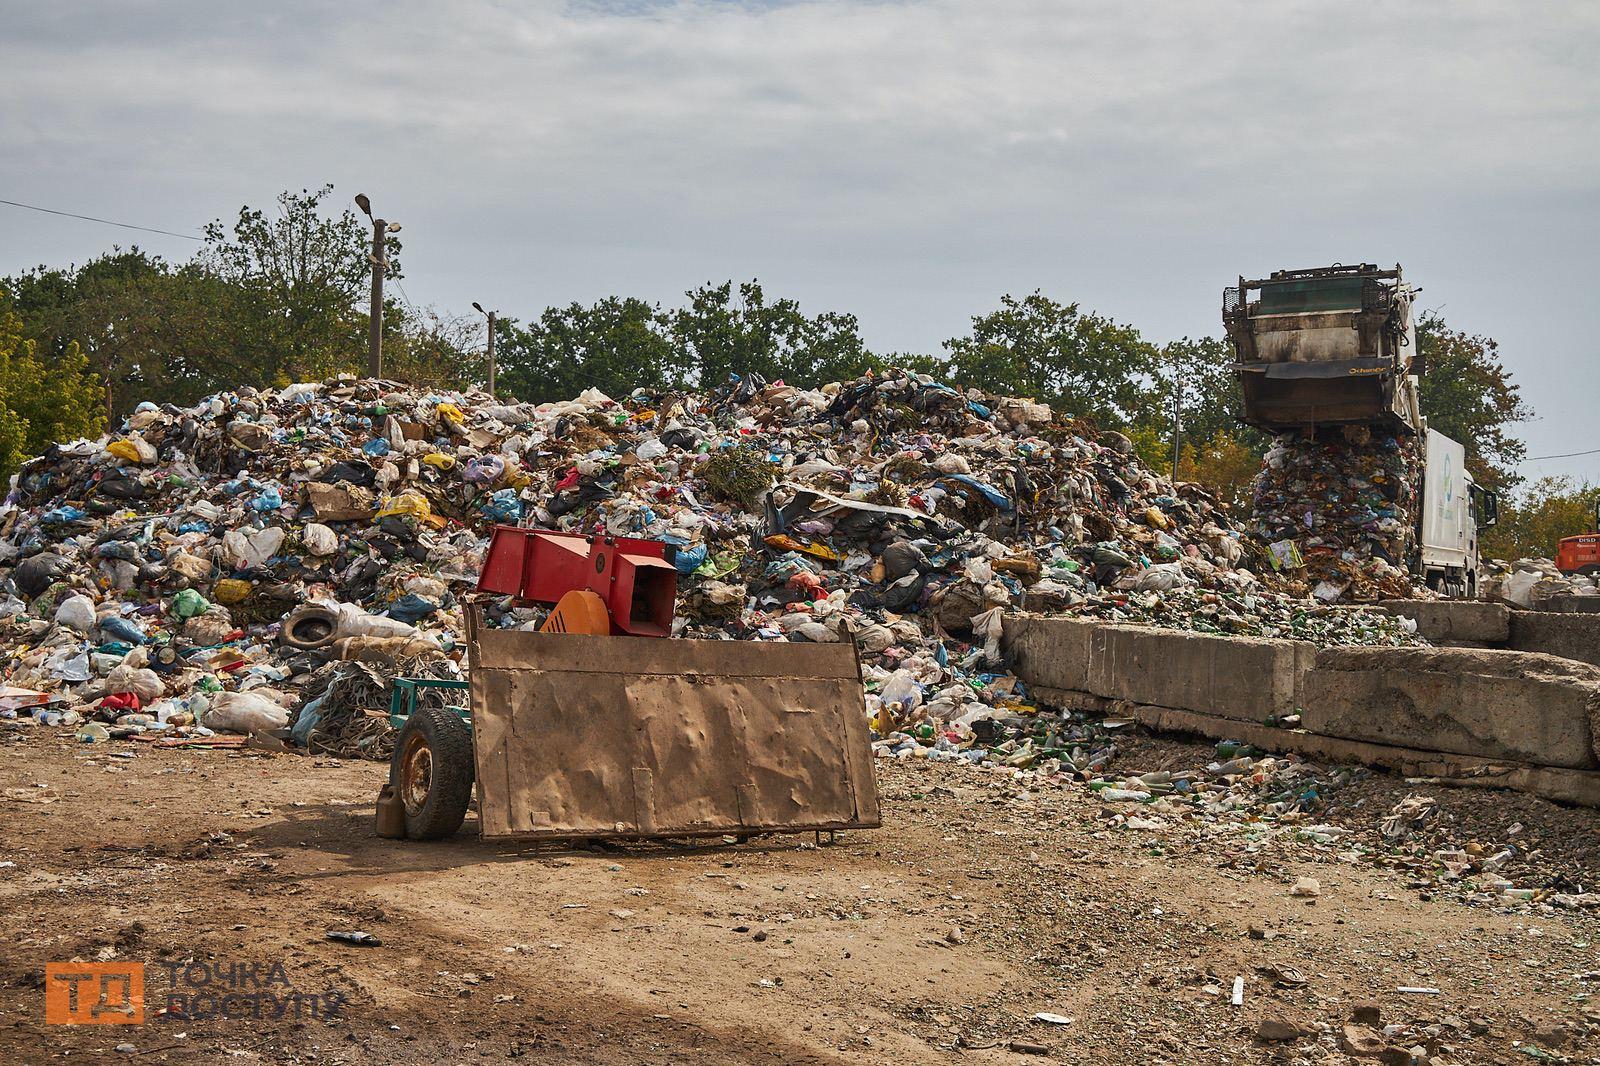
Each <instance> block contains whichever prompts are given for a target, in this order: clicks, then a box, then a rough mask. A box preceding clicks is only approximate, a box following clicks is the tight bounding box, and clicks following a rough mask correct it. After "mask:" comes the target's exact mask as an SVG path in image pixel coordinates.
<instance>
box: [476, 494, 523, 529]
mask: <svg viewBox="0 0 1600 1066" xmlns="http://www.w3.org/2000/svg"><path fill="white" fill-rule="evenodd" d="M483 513H484V515H485V516H487V517H489V518H492V519H494V520H495V521H496V522H515V521H518V520H519V519H521V518H522V500H521V499H520V498H518V496H517V490H516V489H501V490H500V491H499V492H496V493H495V494H494V495H492V496H490V497H489V499H488V500H486V501H485V502H484V505H483Z"/></svg>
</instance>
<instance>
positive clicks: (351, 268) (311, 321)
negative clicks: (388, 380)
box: [198, 185, 402, 384]
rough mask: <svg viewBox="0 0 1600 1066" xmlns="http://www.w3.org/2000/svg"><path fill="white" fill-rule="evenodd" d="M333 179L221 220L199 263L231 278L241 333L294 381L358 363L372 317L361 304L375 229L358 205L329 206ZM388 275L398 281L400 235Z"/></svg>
mask: <svg viewBox="0 0 1600 1066" xmlns="http://www.w3.org/2000/svg"><path fill="white" fill-rule="evenodd" d="M332 193H333V186H332V185H324V186H322V188H320V189H318V190H316V191H315V192H312V191H310V190H301V191H300V192H298V193H293V192H284V193H280V194H279V196H278V199H277V205H276V206H277V210H276V212H275V213H274V214H272V215H268V214H267V213H266V212H265V211H262V210H259V209H257V208H253V207H248V206H246V207H242V208H240V209H239V217H238V219H237V220H236V221H235V222H234V224H233V226H232V228H231V229H224V228H223V226H222V223H220V222H212V223H211V224H210V225H208V226H207V227H206V230H205V233H206V248H205V251H204V252H202V253H201V255H200V257H199V259H198V264H199V265H200V267H201V268H202V269H203V270H204V271H206V272H207V273H209V274H210V275H211V276H213V277H215V278H217V279H219V280H221V281H222V282H224V283H225V284H226V286H227V291H228V293H229V296H230V301H229V302H230V304H231V305H232V306H231V310H232V314H231V315H230V318H231V324H232V326H233V328H234V330H235V331H236V333H235V337H234V341H235V343H236V344H237V345H239V346H240V347H242V348H244V349H245V350H247V351H250V352H252V353H255V354H256V355H257V357H258V358H260V359H263V360H265V361H266V362H265V363H264V365H263V370H264V371H265V372H266V374H267V375H268V380H269V381H277V382H282V383H285V384H286V383H287V382H289V381H294V380H301V379H307V378H316V377H323V376H326V375H328V374H331V373H336V372H339V371H343V370H350V369H353V368H354V367H355V366H356V365H357V364H358V363H359V361H360V354H361V351H362V348H363V344H362V338H363V336H364V334H365V332H366V329H367V325H366V323H367V316H366V315H364V314H361V313H360V312H359V311H358V310H357V307H358V306H359V304H360V302H361V300H362V298H363V297H365V296H366V295H367V293H368V291H369V290H368V287H369V285H370V281H371V272H372V263H371V229H370V227H369V226H368V224H367V223H366V222H365V221H364V220H363V219H362V218H361V217H360V216H358V215H357V214H356V213H355V212H354V211H351V210H350V209H349V208H345V209H344V211H342V212H341V213H340V214H338V215H336V216H327V215H324V214H323V211H322V203H323V201H324V200H326V199H327V198H328V197H329V196H330V195H331V194H332ZM384 254H385V258H386V259H387V260H388V267H387V273H386V275H385V276H386V277H387V278H389V279H392V280H398V279H399V278H400V277H401V276H402V275H401V270H400V259H399V254H400V241H399V238H397V237H394V236H389V237H387V238H386V242H385V253H384Z"/></svg>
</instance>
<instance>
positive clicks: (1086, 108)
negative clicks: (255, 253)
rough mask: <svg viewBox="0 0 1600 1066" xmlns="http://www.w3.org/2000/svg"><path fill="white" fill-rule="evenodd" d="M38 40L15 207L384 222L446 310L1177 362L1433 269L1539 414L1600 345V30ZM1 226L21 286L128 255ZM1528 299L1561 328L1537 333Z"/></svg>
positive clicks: (111, 10) (1082, 17)
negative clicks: (1004, 330)
mask: <svg viewBox="0 0 1600 1066" xmlns="http://www.w3.org/2000/svg"><path fill="white" fill-rule="evenodd" d="M8 6H11V7H17V8H18V10H17V11H15V12H9V13H8V14H7V17H6V24H7V31H6V33H5V35H4V37H3V38H0V68H3V69H5V70H6V77H5V78H4V79H3V80H0V136H3V137H4V141H5V143H6V145H7V148H8V150H7V152H6V153H5V154H4V156H3V158H0V186H3V188H4V189H6V190H7V191H8V192H7V195H10V196H11V197H12V198H15V199H29V198H32V199H33V200H35V201H37V202H44V203H47V204H49V205H50V206H60V207H65V208H67V209H69V210H86V211H88V212H89V213H102V214H110V213H114V212H118V211H120V212H121V213H122V215H124V216H127V217H129V218H130V220H132V221H138V222H145V223H148V224H151V225H158V226H164V227H172V226H174V225H177V226H184V225H198V224H199V223H200V222H202V221H204V220H205V219H207V218H210V217H214V216H217V215H227V214H230V213H231V211H232V210H234V209H235V208H236V207H237V205H238V204H239V203H242V202H251V203H262V202H265V201H266V200H268V199H269V198H270V197H271V196H272V195H273V194H274V193H275V192H276V191H277V190H278V189H279V188H283V187H288V186H294V187H299V186H303V185H316V184H320V183H321V182H322V181H325V180H332V181H335V182H336V183H337V184H338V185H339V187H340V192H341V194H348V193H350V192H354V191H355V188H356V187H357V186H360V187H363V188H365V189H366V190H367V191H368V192H370V193H371V194H372V195H373V197H374V201H375V202H376V203H377V204H378V205H379V207H380V209H381V210H383V211H385V212H387V213H389V214H391V215H392V216H393V217H396V218H401V219H402V220H403V221H405V223H406V225H407V229H408V237H409V238H410V239H409V240H408V253H409V254H408V256H407V263H408V270H409V271H410V278H409V279H408V282H407V285H408V288H409V289H410V290H411V292H412V294H413V296H415V297H416V298H418V299H423V300H427V299H435V300H439V301H441V302H444V303H448V304H453V305H457V306H461V305H464V304H465V303H466V301H468V300H470V299H472V298H474V296H475V295H476V294H488V295H491V296H493V298H494V299H496V301H497V302H498V303H500V304H501V305H502V306H503V307H505V308H507V309H508V310H509V309H517V310H520V311H521V312H522V313H527V312H529V311H532V310H534V309H536V308H537V307H538V306H541V305H542V304H543V303H545V302H550V301H558V300H565V299H573V298H578V299H589V298H593V297H596V296H598V295H601V294H604V293H607V292H611V291H619V290H627V291H632V292H639V293H642V294H644V295H647V296H651V297H653V298H665V299H670V298H671V297H672V296H673V294H674V293H676V292H679V291H681V290H682V289H683V288H686V287H688V286H690V285H693V284H695V283H697V282H699V281H702V280H705V279H707V278H713V277H714V278H723V277H728V276H735V277H737V276H749V275H751V274H757V273H759V274H760V275H761V276H762V277H763V278H765V279H767V280H769V281H770V282H772V283H773V284H774V285H776V286H779V287H781V288H783V289H784V290H785V291H786V292H792V293H795V294H797V295H799V296H800V297H801V298H802V299H803V300H804V301H805V302H807V303H811V304H816V305H818V306H822V305H826V306H833V307H839V308H844V309H849V310H855V311H857V312H858V313H859V314H860V315H861V317H862V320H863V323H864V324H865V326H866V327H867V329H868V330H869V340H870V341H872V342H873V343H875V344H877V345H878V346H880V347H884V348H922V349H927V348H931V347H933V346H934V345H936V344H937V341H938V340H939V339H940V338H942V337H944V336H948V335H950V334H951V333H953V332H955V331H957V330H959V329H960V327H961V325H962V323H963V321H964V319H965V317H966V316H967V315H968V314H971V313H973V312H975V311H981V310H983V309H985V308H986V307H988V306H992V304H993V302H994V301H995V299H996V298H997V297H998V295H999V294H1000V293H1001V292H1003V291H1006V290H1007V289H1013V290H1016V289H1031V288H1033V287H1035V286H1042V287H1044V288H1045V289H1046V290H1047V291H1051V292H1054V293H1056V294H1058V295H1061V296H1063V297H1069V298H1079V299H1082V300H1084V301H1085V302H1086V303H1089V304H1091V305H1096V306H1100V307H1102V308H1104V309H1105V310H1107V311H1109V312H1111V313H1114V314H1117V315H1119V316H1120V317H1123V318H1127V319H1131V320H1133V321H1135V322H1137V323H1139V324H1140V325H1142V326H1144V327H1145V328H1146V329H1147V330H1148V331H1150V332H1152V333H1155V334H1156V335H1158V336H1165V335H1176V334H1178V333H1184V332H1188V333H1195V332H1206V331H1213V330H1215V328H1216V322H1215V321H1214V319H1215V315H1216V311H1215V307H1214V305H1215V302H1216V290H1218V289H1219V288H1220V286H1221V285H1222V284H1223V283H1224V282H1225V281H1226V279H1227V278H1228V276H1230V275H1231V274H1234V273H1238V272H1241V271H1243V272H1246V273H1257V272H1261V271H1265V270H1270V269H1272V268H1274V267H1278V266H1287V265H1309V264H1310V263H1312V262H1315V261H1327V260H1330V259H1334V258H1343V259H1349V258H1354V257H1361V258H1368V259H1378V260H1385V261H1392V260H1394V259H1402V260H1403V261H1405V262H1406V265H1407V267H1408V270H1410V271H1411V272H1412V273H1413V274H1415V275H1417V276H1419V277H1420V278H1421V280H1422V281H1423V283H1424V284H1425V285H1427V286H1428V288H1429V291H1430V295H1432V294H1435V293H1443V294H1444V296H1445V297H1447V303H1448V305H1449V307H1450V309H1451V311H1452V314H1453V315H1455V316H1457V317H1458V318H1459V319H1462V320H1464V321H1463V324H1466V325H1469V326H1472V327H1473V328H1477V329H1481V330H1485V331H1490V332H1496V333H1497V334H1498V335H1500V336H1501V338H1502V340H1503V341H1505V342H1506V347H1507V351H1508V353H1509V354H1508V357H1509V358H1511V359H1512V360H1513V365H1514V366H1515V367H1516V368H1517V369H1519V371H1520V372H1521V375H1522V377H1523V379H1524V380H1525V381H1527V382H1528V384H1529V391H1530V393H1532V394H1534V401H1535V403H1536V405H1538V406H1541V407H1542V408H1544V409H1546V410H1547V411H1549V410H1554V411H1560V410H1561V409H1562V404H1564V403H1565V404H1573V403H1576V402H1578V401H1574V400H1572V399H1570V396H1569V394H1570V392H1571V390H1570V389H1561V388H1560V387H1559V386H1555V385H1552V386H1551V387H1550V388H1549V389H1548V390H1547V391H1548V394H1547V395H1543V396H1541V395H1539V394H1538V393H1539V390H1540V389H1541V388H1543V386H1541V385H1539V384H1538V382H1539V380H1540V379H1541V378H1549V379H1551V380H1552V381H1553V380H1555V377H1556V372H1557V371H1559V370H1560V369H1562V367H1563V366H1564V365H1567V364H1569V363H1570V365H1576V363H1577V360H1578V359H1579V358H1580V357H1582V358H1587V357H1588V352H1587V349H1586V348H1583V347H1582V344H1583V342H1582V341H1581V338H1582V337H1586V336H1593V335H1594V333H1595V332H1596V330H1595V327H1596V326H1600V322H1597V321H1596V317H1595V316H1596V312H1592V311H1587V310H1584V309H1581V308H1582V307H1587V306H1592V304H1593V301H1592V300H1590V299H1589V298H1588V296H1587V286H1588V282H1587V280H1585V281H1584V282H1583V284H1582V285H1581V286H1580V285H1579V284H1578V283H1577V282H1576V281H1564V280H1562V279H1563V278H1576V277H1578V276H1579V275H1580V273H1581V274H1583V275H1584V276H1585V277H1587V276H1592V273H1593V271H1592V267H1593V265H1594V264H1593V256H1592V253H1591V252H1590V251H1589V249H1590V248H1592V247H1593V240H1594V237H1595V236H1596V234H1595V227H1596V221H1595V216H1596V212H1595V210H1594V209H1595V207H1596V201H1597V199H1600V198H1597V196H1596V178H1595V174H1596V172H1597V163H1600V159H1597V155H1600V148H1597V145H1600V138H1597V136H1596V134H1597V132H1600V129H1597V127H1600V80H1597V79H1596V77H1595V76H1594V73H1593V70H1594V66H1593V61H1592V56H1593V55H1594V54H1595V51H1596V49H1597V46H1600V8H1597V7H1595V6H1594V5H1591V4H1583V3H1566V4H1556V3H1515V4H1512V3H1505V4H1495V3H1481V2H1440V0H1435V2H1428V3H1407V4H1403V5H1375V4H1351V3H1347V2H1332V0H1329V2H1306V0H1300V2H1279V3H1271V4H1262V3H1259V2H1254V3H1238V2H1228V3H1207V4H1194V3H1186V2H1177V0H1174V2H1164V3H1132V2H1125V3H1119V4H1088V3H1063V2H1059V0H934V2H925V3H848V2H843V0H819V2H815V3H787V4H772V5H766V4H754V3H751V4H736V3H718V2H710V0H699V2H684V3H635V4H560V3H532V4H530V3H523V2H509V0H508V2H492V0H452V2H451V3H448V4H445V3H422V2H419V0H410V2H405V0H401V2H393V3H386V4H381V5H379V4H373V3H365V4H354V5H352V4H344V5H338V6H337V7H334V6H331V5H325V4H321V3H312V2H309V0H302V2H300V3H294V4H272V5H259V4H257V5H242V4H240V5H226V4H217V3H214V2H208V3H177V4H174V3H163V4H156V3H143V4H139V3H127V2H116V3H104V4H98V5H89V4H75V5H56V6H54V7H50V8H48V9H44V8H29V9H22V8H21V7H20V5H17V4H12V5H8ZM0 221H3V222H4V223H5V224H6V225H8V226H10V225H11V224H12V223H16V224H17V225H16V227H15V228H14V229H11V230H9V232H11V233H13V234H14V235H17V236H18V238H19V239H16V240H9V241H8V240H0V271H4V270H10V269H14V268H16V267H18V266H22V265H26V264H28V263H30V262H37V261H39V260H41V259H49V260H52V261H57V260H61V259H65V258H73V257H76V258H82V257H83V256H84V255H86V254H90V253H91V252H92V251H93V250H94V249H96V248H99V247H103V246H104V245H105V244H107V243H109V241H110V240H112V239H115V237H116V235H115V234H114V233H113V234H111V235H110V236H108V235H107V234H106V233H104V232H85V231H81V230H73V229H63V228H62V226H61V225H60V224H58V223H55V222H49V223H46V222H43V221H41V220H34V219H26V220H22V219H17V218H15V217H14V216H12V215H7V216H4V218H3V220H0ZM3 232H7V231H4V230H0V233H3ZM8 246H9V247H8ZM175 251H176V250H175ZM1510 252H1515V253H1518V255H1519V256H1520V258H1515V259H1514V258H1511V257H1510V256H1508V254H1507V253H1510ZM1533 256H1539V257H1542V258H1543V263H1542V264H1541V263H1535V262H1532V261H1531V257H1533ZM1552 267H1555V269H1552ZM1585 267H1587V268H1588V269H1587V270H1586V271H1585V270H1583V269H1582V268H1585ZM1530 270H1538V271H1540V272H1541V274H1545V275H1549V276H1550V277H1551V279H1552V280H1549V281H1548V282H1546V283H1542V286H1541V287H1542V288H1543V289H1544V290H1545V291H1552V290H1553V291H1554V293H1555V294H1556V296H1557V297H1559V296H1560V295H1561V294H1562V293H1564V292H1565V293H1569V294H1570V297H1571V298H1570V300H1567V301H1564V302H1565V303H1566V305H1567V306H1566V307H1565V309H1562V310H1553V309H1552V307H1551V306H1549V305H1548V304H1549V302H1551V301H1544V302H1536V301H1518V300H1515V299H1509V298H1507V295H1506V294H1508V293H1510V292H1511V291H1513V289H1514V288H1515V286H1516V285H1517V284H1521V283H1525V279H1526V277H1527V276H1528V273H1529V272H1530ZM1563 285H1566V286H1567V289H1563V288H1562V286H1563ZM1554 302H1562V301H1554ZM1552 315H1553V316H1554V318H1552ZM1518 360H1526V363H1525V364H1524V363H1520V362H1518ZM1580 399H1582V397H1580ZM1595 399H1596V397H1595V396H1594V395H1593V394H1592V393H1591V395H1589V396H1588V397H1587V401H1588V403H1589V405H1590V406H1592V403H1593V401H1594V400H1595ZM1547 428H1548V426H1546V427H1541V429H1540V432H1543V431H1544V430H1545V429H1547ZM1548 450H1552V451H1555V450H1568V449H1565V448H1550V449H1548Z"/></svg>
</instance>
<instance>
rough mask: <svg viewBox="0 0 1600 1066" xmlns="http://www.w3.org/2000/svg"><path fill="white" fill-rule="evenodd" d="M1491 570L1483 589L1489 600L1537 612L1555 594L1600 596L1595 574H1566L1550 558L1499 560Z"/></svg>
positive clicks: (1484, 595)
mask: <svg viewBox="0 0 1600 1066" xmlns="http://www.w3.org/2000/svg"><path fill="white" fill-rule="evenodd" d="M1489 570H1490V573H1491V574H1492V576H1491V577H1490V579H1489V580H1487V581H1485V582H1484V583H1483V588H1482V589H1481V590H1480V595H1481V596H1482V597H1483V598H1484V599H1486V600H1498V601H1501V602H1504V603H1509V604H1514V605H1515V606H1517V607H1526V608H1528V609H1530V610H1535V611H1537V610H1541V609H1543V608H1544V607H1545V605H1546V604H1547V603H1548V602H1549V601H1550V599H1551V598H1552V597H1555V596H1600V586H1597V585H1596V584H1595V577H1594V575H1592V574H1563V573H1562V572H1561V571H1560V570H1557V569H1556V564H1555V562H1554V561H1553V560H1550V559H1518V560H1517V561H1516V562H1514V563H1507V562H1505V561H1504V560H1501V559H1495V560H1493V561H1491V562H1490V564H1489Z"/></svg>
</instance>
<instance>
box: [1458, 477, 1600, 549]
mask: <svg viewBox="0 0 1600 1066" xmlns="http://www.w3.org/2000/svg"><path fill="white" fill-rule="evenodd" d="M1597 498H1600V486H1596V485H1591V484H1589V483H1588V482H1587V481H1585V482H1582V483H1579V482H1575V481H1574V480H1573V479H1571V478H1568V477H1546V478H1540V479H1539V480H1538V481H1535V482H1534V483H1533V484H1531V485H1528V486H1526V487H1524V488H1522V489H1521V490H1519V491H1517V492H1514V493H1513V494H1512V495H1511V496H1510V497H1509V498H1508V499H1505V500H1502V501H1501V504H1500V521H1499V522H1498V523H1497V524H1496V525H1494V526H1493V527H1491V528H1490V529H1487V530H1484V531H1483V532H1482V533H1481V534H1480V538H1479V539H1480V543H1481V544H1482V547H1483V552H1484V554H1485V555H1488V556H1490V557H1491V558H1495V559H1522V558H1540V557H1543V558H1547V559H1553V558H1555V554H1556V544H1557V543H1558V542H1559V541H1560V540H1561V538H1562V537H1571V536H1576V535H1577V534H1579V533H1593V532H1595V523H1594V518H1595V516H1594V507H1595V500H1596V499H1597Z"/></svg>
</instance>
